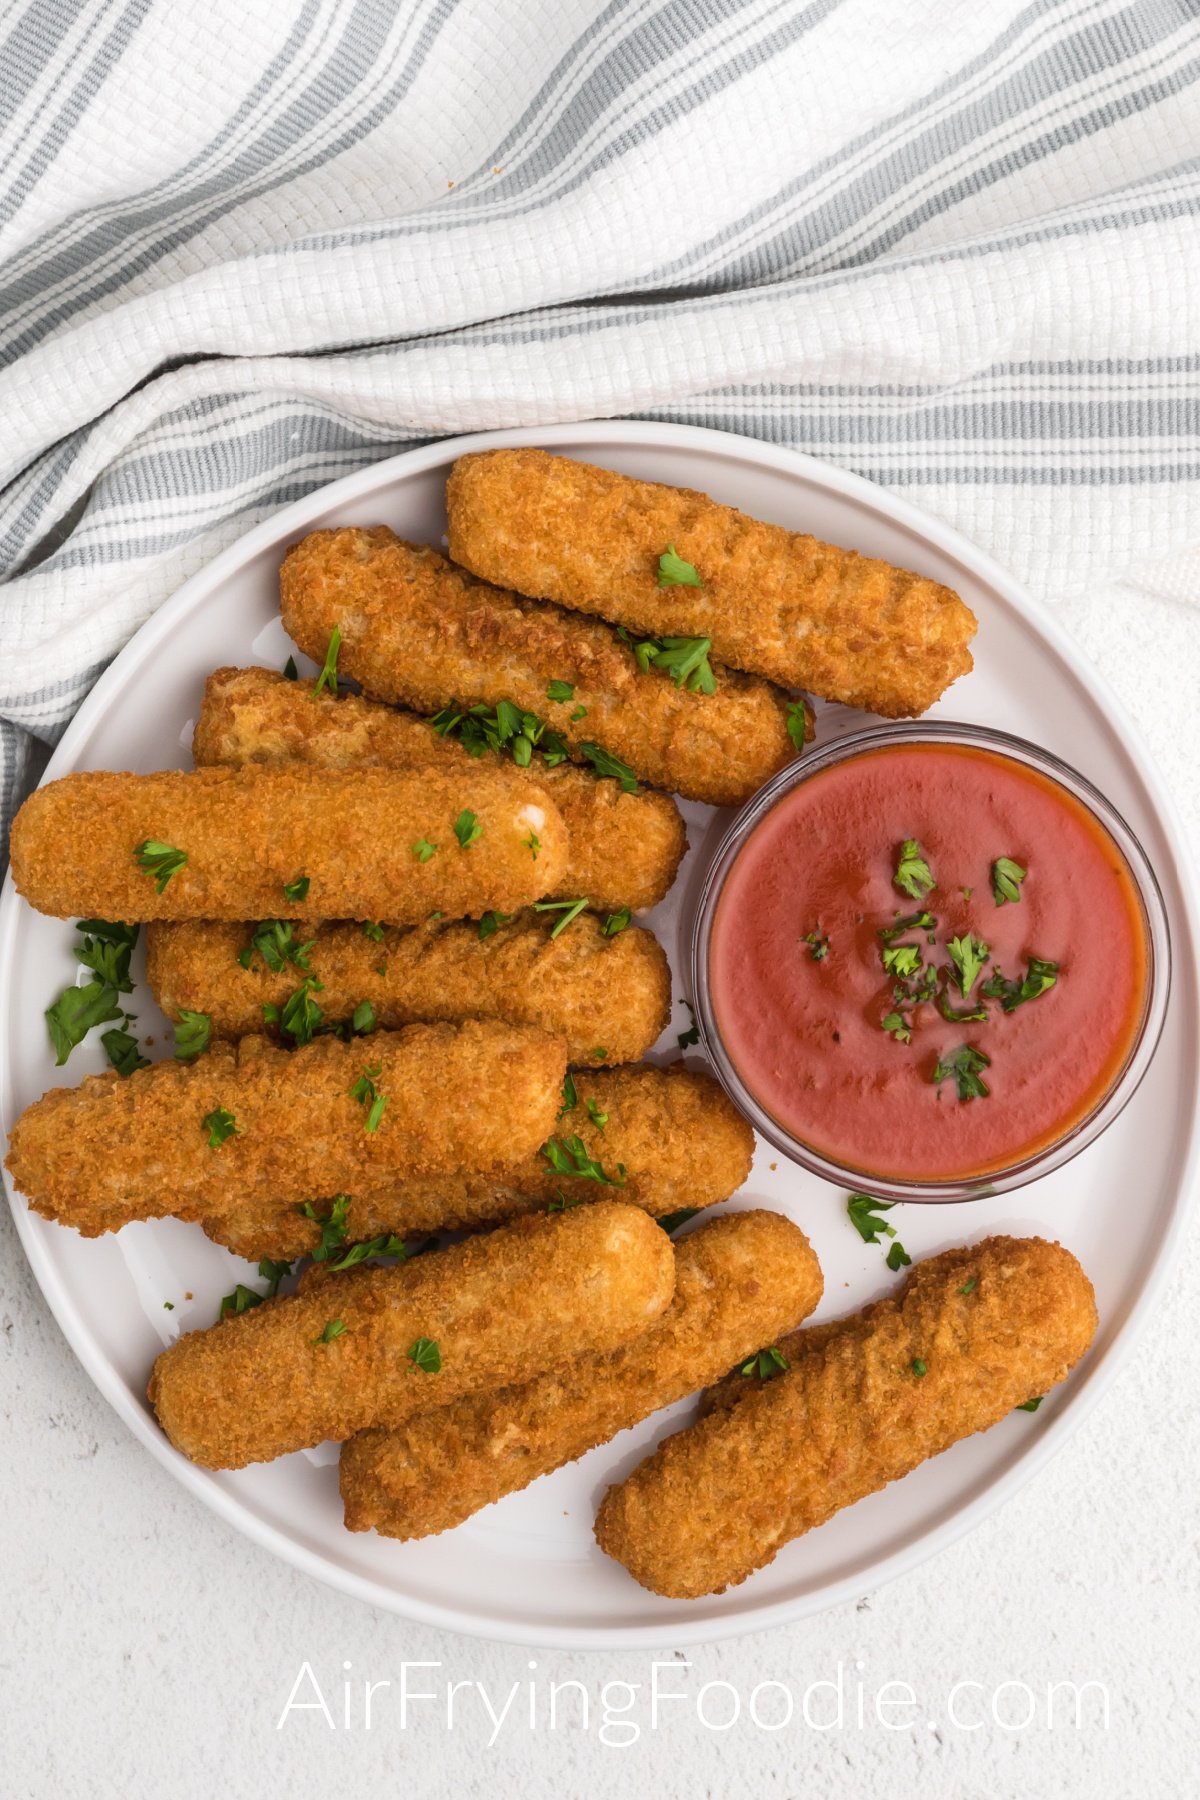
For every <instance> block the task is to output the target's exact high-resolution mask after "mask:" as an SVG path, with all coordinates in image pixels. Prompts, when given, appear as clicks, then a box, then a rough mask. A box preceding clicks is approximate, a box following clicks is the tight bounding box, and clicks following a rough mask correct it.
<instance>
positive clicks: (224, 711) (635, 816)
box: [192, 669, 687, 912]
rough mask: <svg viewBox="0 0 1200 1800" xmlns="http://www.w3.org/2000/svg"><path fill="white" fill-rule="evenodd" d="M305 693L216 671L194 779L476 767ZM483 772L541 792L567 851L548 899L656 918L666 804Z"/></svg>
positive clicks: (409, 724)
mask: <svg viewBox="0 0 1200 1800" xmlns="http://www.w3.org/2000/svg"><path fill="white" fill-rule="evenodd" d="M315 685H316V684H315V683H314V682H312V681H288V680H287V679H286V678H285V677H284V676H282V675H277V674H275V673H274V672H273V671H272V670H270V669H218V670H217V671H216V673H215V674H213V675H210V676H209V678H208V680H207V682H206V683H205V687H204V699H203V702H202V703H201V707H200V716H199V718H198V719H197V721H196V730H195V734H194V736H193V739H192V754H193V756H194V757H195V759H196V762H197V764H198V765H200V766H201V767H207V766H213V765H222V764H224V765H227V766H229V767H231V768H239V767H241V766H242V765H243V764H245V763H276V762H309V763H317V764H320V765H321V766H322V767H323V768H340V769H353V768H372V767H375V768H385V769H426V768H429V769H438V768H447V769H457V770H461V769H462V766H463V763H464V761H465V762H466V763H467V765H468V766H471V765H474V766H476V767H478V766H479V764H478V762H477V760H476V759H475V758H474V757H472V756H471V755H470V753H469V752H468V751H467V750H466V749H464V747H463V745H462V744H461V743H460V742H459V741H458V739H457V738H454V737H443V736H442V735H441V734H440V733H439V732H436V731H435V730H434V729H433V726H432V725H431V724H430V722H429V720H428V719H422V718H418V717H417V715H416V714H415V713H407V712H398V711H396V710H395V709H394V708H393V707H390V706H381V705H380V704H379V703H378V702H377V701H374V700H364V699H363V698H361V696H359V695H357V694H350V693H343V694H341V695H339V697H338V698H337V699H334V697H333V695H332V694H329V693H322V694H317V695H316V696H315V698H314V688H315ZM483 766H484V767H485V768H489V769H494V770H496V771H497V772H502V773H503V774H504V775H505V776H507V777H509V778H511V779H513V780H515V781H516V782H517V783H522V782H528V780H529V779H530V778H532V779H533V780H534V781H536V782H537V784H538V786H539V787H543V788H545V790H546V792H547V793H548V794H549V795H550V798H551V799H552V800H553V801H554V804H555V805H556V806H557V807H558V810H559V812H560V813H561V814H562V816H563V819H564V821H565V822H566V827H567V836H568V838H569V840H570V846H569V854H568V857H567V866H566V868H565V869H564V871H563V874H562V877H561V880H560V882H559V885H558V887H557V888H555V889H554V892H555V894H557V895H559V896H560V897H561V896H570V898H571V899H575V898H576V897H577V896H578V895H580V894H586V895H587V896H588V897H589V899H590V900H591V902H592V905H593V906H594V907H596V909H597V910H598V911H601V912H615V911H616V910H617V909H618V908H619V907H621V906H629V907H632V908H633V909H634V910H635V911H638V910H641V909H642V908H644V907H649V906H657V905H658V902H659V901H660V900H661V899H663V897H664V896H665V895H666V893H667V890H668V889H669V888H670V886H671V883H672V882H673V881H674V879H675V874H676V871H677V869H678V868H679V863H680V860H681V858H682V856H683V853H684V851H685V850H686V849H687V834H686V832H685V831H684V827H683V820H682V818H681V817H680V814H679V808H678V807H677V806H676V804H675V802H674V801H673V800H672V799H671V798H670V796H669V795H667V794H655V793H651V792H650V791H649V790H647V789H645V788H643V789H641V790H640V791H639V792H638V793H636V794H626V793H624V792H623V791H622V789H621V787H620V785H619V784H618V783H617V782H615V781H606V780H603V779H601V777H600V776H598V775H593V774H592V772H591V770H590V769H580V768H577V767H576V766H575V765H574V764H573V763H559V764H557V765H556V766H555V767H553V768H551V767H549V766H548V765H547V764H546V763H545V762H544V761H543V760H542V759H541V758H538V759H536V763H535V766H534V767H533V768H531V770H530V774H529V775H528V776H526V775H525V774H523V773H522V771H521V770H519V769H517V768H516V767H515V766H514V764H513V763H512V762H510V761H508V760H507V759H501V758H500V757H499V756H497V755H496V754H495V753H494V752H493V751H487V752H486V753H485V756H484V758H483Z"/></svg>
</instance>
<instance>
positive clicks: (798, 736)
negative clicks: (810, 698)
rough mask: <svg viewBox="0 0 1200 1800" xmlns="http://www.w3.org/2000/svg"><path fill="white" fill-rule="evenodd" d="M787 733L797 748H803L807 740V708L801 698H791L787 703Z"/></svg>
mask: <svg viewBox="0 0 1200 1800" xmlns="http://www.w3.org/2000/svg"><path fill="white" fill-rule="evenodd" d="M787 734H788V736H789V737H790V738H791V740H792V742H793V744H794V745H795V746H796V749H797V750H803V748H804V746H805V744H807V742H808V708H807V707H806V706H805V704H804V702H803V700H792V701H790V702H789V704H788V716H787Z"/></svg>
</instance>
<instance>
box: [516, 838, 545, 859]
mask: <svg viewBox="0 0 1200 1800" xmlns="http://www.w3.org/2000/svg"><path fill="white" fill-rule="evenodd" d="M521 842H522V843H523V844H524V846H525V848H526V849H527V850H528V852H529V854H530V856H532V858H533V860H534V862H536V861H537V856H538V851H539V850H540V849H541V847H542V840H541V838H540V837H539V836H538V834H537V832H536V831H531V832H530V834H529V836H528V837H527V838H522V839H521Z"/></svg>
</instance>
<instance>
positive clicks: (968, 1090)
mask: <svg viewBox="0 0 1200 1800" xmlns="http://www.w3.org/2000/svg"><path fill="white" fill-rule="evenodd" d="M991 1063H992V1059H991V1057H990V1056H987V1055H985V1054H984V1052H983V1051H982V1050H976V1049H975V1048H974V1046H973V1045H971V1044H960V1045H959V1046H958V1048H957V1049H956V1050H951V1051H948V1052H947V1054H946V1055H945V1056H943V1057H941V1058H940V1059H939V1061H938V1063H937V1066H936V1067H935V1069H934V1071H933V1075H932V1076H931V1078H930V1079H931V1080H932V1081H933V1083H934V1085H935V1086H936V1087H941V1085H942V1083H943V1081H949V1080H950V1079H951V1077H953V1079H954V1086H955V1090H956V1091H957V1093H958V1097H959V1099H960V1100H981V1099H986V1098H987V1096H988V1095H989V1094H990V1093H991V1091H992V1090H991V1089H990V1088H989V1087H988V1084H987V1082H986V1081H984V1079H983V1076H982V1074H981V1073H980V1071H981V1070H983V1069H988V1068H990V1067H991Z"/></svg>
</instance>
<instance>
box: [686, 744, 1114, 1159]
mask: <svg viewBox="0 0 1200 1800" xmlns="http://www.w3.org/2000/svg"><path fill="white" fill-rule="evenodd" d="M913 839H915V840H916V841H917V843H918V844H919V846H920V856H921V858H922V859H923V861H924V862H925V863H926V864H927V865H928V870H929V873H930V874H931V876H932V877H933V879H934V881H935V883H936V885H935V886H934V887H933V888H932V889H930V890H929V891H928V892H927V893H923V894H921V895H920V896H917V897H914V896H912V895H910V894H907V893H904V892H902V891H901V890H900V889H899V888H898V887H897V886H896V885H895V884H894V879H893V877H894V875H895V874H896V871H897V866H898V861H899V858H900V853H901V846H902V845H903V844H904V843H905V841H906V840H913ZM1001 857H1004V858H1009V859H1011V860H1012V862H1014V863H1016V864H1018V865H1019V866H1020V868H1021V869H1023V870H1024V871H1025V877H1024V879H1023V880H1022V881H1021V882H1020V883H1019V896H1020V897H1019V899H1018V900H1017V901H1016V902H1013V901H1008V902H1007V903H1005V904H1003V905H1000V904H997V901H996V898H995V895H994V891H993V873H992V870H993V864H994V863H995V862H996V861H997V859H998V858H1001ZM922 911H925V912H928V913H929V914H931V915H932V916H933V919H934V921H935V923H934V925H933V927H932V930H929V929H925V928H920V929H917V928H909V929H907V930H905V931H903V932H901V933H899V934H898V935H896V936H895V937H893V938H892V939H891V940H890V942H891V943H893V944H896V945H901V944H903V945H915V946H917V947H918V950H919V957H920V969H921V973H920V974H919V975H918V976H917V977H915V978H910V979H909V981H908V982H907V984H905V983H901V984H900V986H899V987H898V986H897V982H896V979H895V975H894V972H892V973H889V972H888V971H887V970H886V969H885V968H884V966H883V962H882V952H883V950H884V949H885V948H887V947H888V944H889V940H888V939H885V938H884V937H883V936H881V930H882V929H890V928H892V927H893V926H894V925H895V922H896V921H897V920H898V919H899V918H902V917H905V916H907V915H911V914H914V913H920V912H922ZM967 933H972V934H973V935H974V938H975V939H976V940H980V939H981V940H983V942H984V944H985V945H986V947H987V952H988V955H987V960H986V962H985V963H984V966H983V968H982V972H981V973H980V974H979V976H978V977H977V978H976V979H975V981H974V982H973V984H972V986H971V989H970V992H969V994H968V995H967V996H964V995H963V994H962V993H961V991H960V989H959V987H958V986H957V985H955V973H956V972H955V964H954V961H953V958H952V956H951V955H950V953H949V950H948V946H949V942H950V940H951V939H952V938H953V939H958V940H960V942H961V940H962V939H963V938H964V937H965V936H966V934H967ZM931 936H932V937H933V938H934V939H935V942H933V943H930V942H929V941H928V940H929V938H930V937H931ZM809 940H812V941H809ZM1148 941H1149V940H1148V930H1147V922H1146V915H1145V910H1144V908H1143V905H1142V901H1141V898H1140V895H1139V891H1138V886H1137V883H1136V881H1135V879H1134V876H1133V873H1132V871H1131V869H1130V867H1129V864H1128V862H1127V861H1126V859H1125V857H1124V855H1123V854H1122V852H1121V850H1120V849H1119V848H1118V846H1117V844H1116V842H1115V841H1114V839H1113V837H1112V836H1111V835H1110V833H1109V832H1108V830H1107V829H1106V828H1105V826H1104V825H1102V824H1101V822H1100V820H1099V819H1098V818H1097V817H1096V816H1095V815H1094V814H1093V813H1092V812H1091V810H1090V809H1089V808H1088V807H1087V806H1085V805H1084V804H1083V803H1082V802H1081V801H1080V800H1079V799H1077V798H1076V797H1075V796H1074V795H1073V794H1072V793H1071V792H1070V791H1069V790H1068V789H1067V788H1066V787H1064V786H1062V785H1060V784H1059V783H1058V782H1057V781H1055V780H1053V779H1051V778H1050V777H1049V776H1047V775H1045V774H1042V773H1041V772H1040V771H1039V770H1037V769H1035V768H1030V767H1028V766H1026V765H1025V764H1023V763H1022V762H1020V761H1018V760H1017V759H1016V758H1015V757H1010V756H1005V755H1001V754H997V753H996V752H995V751H992V750H987V749H982V748H977V747H975V746H974V745H971V744H967V743H961V742H925V743H911V742H910V743H904V744H899V743H898V744H896V745H894V746H885V747H881V748H879V749H869V750H863V751H861V752H859V753H856V754H853V755H850V756H847V757H846V758H844V759H843V760H841V761H837V762H834V763H833V764H832V765H831V766H829V767H828V768H825V769H822V770H819V771H817V772H816V773H814V774H813V775H811V776H809V777H808V778H807V779H801V780H799V782H798V783H797V785H795V786H794V787H793V788H791V790H790V791H789V792H786V793H784V794H783V796H782V797H781V798H780V799H779V800H778V801H777V802H776V803H775V805H774V806H773V807H771V809H770V810H769V811H768V812H767V813H766V814H765V816H764V817H763V818H762V819H761V820H760V822H759V823H758V824H757V825H756V826H755V827H754V829H753V830H752V831H751V833H750V835H749V837H748V838H747V840H746V842H745V843H744V844H743V846H742V847H741V849H740V850H739V851H738V853H737V855H736V857H735V859H734V861H733V862H732V864H731V865H730V867H729V870H728V873H727V874H726V876H725V880H724V883H723V886H722V888H721V891H720V895H719V898H718V900H717V904H716V909H715V914H714V916H713V919H712V926H711V933H710V936H709V940H708V982H709V1003H710V1006H711V1012H712V1018H713V1021H714V1022H715V1025H716V1029H717V1033H718V1035H719V1038H720V1040H721V1044H722V1046H723V1049H724V1052H725V1054H726V1055H727V1057H728V1059H729V1061H730V1062H731V1063H732V1064H733V1066H734V1068H735V1070H736V1072H737V1074H738V1075H739V1076H740V1078H741V1080H742V1082H743V1083H744V1085H745V1087H746V1089H748V1090H749V1092H750V1094H752V1095H753V1096H754V1098H755V1099H756V1100H757V1101H758V1103H759V1105H760V1106H761V1107H762V1108H763V1110H764V1112H765V1113H767V1114H769V1115H770V1116H771V1117H772V1118H773V1119H774V1120H775V1121H776V1122H777V1123H778V1124H779V1125H780V1126H781V1127H782V1128H783V1129H784V1131H785V1132H786V1133H788V1134H790V1135H791V1136H792V1137H794V1138H796V1139H798V1140H799V1142H800V1143H801V1144H802V1145H804V1146H807V1147H808V1148H809V1149H810V1150H812V1151H815V1152H816V1153H817V1154H818V1155H819V1156H821V1157H823V1158H825V1159H827V1160H828V1161H829V1162H832V1163H836V1164H838V1165H840V1166H841V1167H843V1168H845V1169H847V1170H849V1171H853V1172H856V1173H859V1174H861V1175H862V1176H863V1177H865V1178H869V1177H871V1176H872V1175H874V1176H879V1177H885V1178H888V1179H891V1180H895V1181H901V1182H905V1181H911V1182H916V1183H920V1182H926V1183H939V1182H953V1181H956V1180H963V1179H967V1178H976V1177H981V1178H986V1177H987V1176H988V1175H991V1174H994V1173H996V1172H998V1171H1000V1170H1003V1169H1006V1168H1008V1167H1011V1166H1012V1165H1013V1164H1017V1163H1021V1162H1023V1161H1024V1160H1025V1159H1027V1158H1029V1157H1032V1156H1035V1155H1036V1154H1037V1153H1038V1152H1040V1151H1042V1150H1044V1149H1046V1148H1047V1147H1048V1146H1051V1145H1053V1144H1055V1143H1056V1142H1058V1141H1060V1140H1061V1139H1063V1138H1064V1137H1066V1136H1067V1135H1068V1134H1070V1133H1072V1132H1073V1131H1074V1129H1075V1128H1076V1127H1077V1126H1078V1125H1079V1124H1080V1122H1081V1121H1082V1120H1084V1119H1086V1118H1087V1117H1088V1116H1089V1115H1090V1114H1092V1113H1093V1112H1094V1110H1095V1109H1096V1107H1097V1106H1098V1105H1099V1103H1100V1102H1101V1101H1102V1100H1103V1099H1104V1097H1105V1096H1106V1095H1107V1094H1108V1093H1109V1092H1110V1091H1111V1089H1112V1088H1113V1086H1114V1084H1115V1082H1116V1081H1117V1080H1118V1078H1119V1077H1120V1075H1121V1073H1122V1071H1123V1069H1124V1068H1125V1066H1126V1063H1127V1061H1128V1059H1129V1057H1130V1054H1131V1051H1132V1049H1133V1047H1134V1045H1135V1043H1136V1041H1137V1038H1138V1035H1139V1031H1140V1028H1141V1025H1142V1021H1143V1017H1144V1015H1145V1009H1146V1000H1147V992H1148V961H1149V954H1150V952H1149V949H1148ZM826 942H827V944H828V948H827V950H822V948H821V946H822V945H823V944H825V943H826ZM814 951H816V952H817V954H814ZM1031 959H1039V964H1052V965H1053V964H1056V965H1057V974H1056V979H1055V980H1054V983H1053V985H1052V986H1050V987H1048V988H1046V989H1045V991H1042V992H1040V993H1038V994H1037V995H1036V997H1031V998H1028V999H1026V1000H1025V1001H1023V1002H1022V1003H1021V1004H1018V1005H1016V1006H1015V1007H1014V1008H1013V1009H1012V1010H1011V1011H1005V1010H1004V1007H1003V1004H1002V999H1003V997H1004V996H1005V995H1007V996H1008V997H1009V998H1011V997H1012V992H1013V989H1012V987H1011V986H1010V987H1008V988H1001V987H1000V986H999V985H998V984H999V979H1000V978H999V977H998V975H997V971H998V970H999V971H1000V972H1002V977H1003V979H1004V980H1006V981H1008V982H1010V983H1017V982H1019V981H1020V980H1021V978H1022V977H1023V976H1025V975H1026V973H1027V971H1028V969H1029V966H1030V962H1031ZM926 970H930V971H935V970H936V971H938V973H937V975H936V980H937V982H938V992H939V993H940V995H941V996H942V1001H943V1004H945V1005H947V1006H953V1007H954V1008H956V1009H959V1010H964V1011H965V1010H979V1009H980V1008H985V1009H986V1013H987V1017H986V1019H985V1020H972V1021H970V1022H965V1021H952V1020H949V1019H947V1018H945V1017H944V1016H943V1013H942V1011H941V1009H940V1006H939V1004H938V1002H937V1000H936V999H930V998H921V997H919V996H920V994H921V984H922V982H924V983H926V984H931V983H932V982H933V981H934V979H935V976H934V974H933V973H929V974H926V973H925V972H924V971H926ZM989 981H991V983H992V985H993V997H991V998H984V996H983V989H984V988H985V986H986V984H987V983H988V982H989ZM1034 985H1037V984H1036V983H1035V984H1034ZM927 991H928V989H927ZM914 993H915V994H916V995H917V996H918V997H917V998H914V997H913V995H914ZM889 1016H890V1017H892V1018H893V1019H895V1018H896V1017H897V1016H898V1017H899V1018H900V1020H901V1021H902V1023H903V1027H904V1028H905V1029H908V1030H911V1041H910V1042H907V1043H906V1042H903V1041H900V1039H899V1038H897V1036H895V1035H894V1034H893V1032H891V1031H889V1030H887V1029H885V1028H884V1025H883V1021H884V1019H885V1018H888V1017H889ZM964 1047H967V1048H969V1049H971V1050H974V1051H976V1052H978V1053H982V1055H984V1056H986V1057H987V1058H988V1062H987V1064H986V1065H982V1064H975V1065H974V1066H975V1067H976V1068H977V1072H978V1074H979V1076H980V1078H981V1080H982V1082H983V1083H984V1084H985V1085H986V1088H987V1090H988V1091H987V1093H986V1095H985V1094H982V1093H980V1092H979V1091H978V1089H977V1088H975V1089H974V1091H973V1092H972V1093H971V1094H970V1095H969V1097H967V1098H963V1097H960V1093H959V1088H958V1082H957V1080H956V1079H955V1077H954V1076H953V1075H943V1078H942V1079H941V1080H940V1082H939V1081H936V1080H935V1079H934V1075H935V1070H937V1069H938V1065H939V1064H941V1065H942V1066H943V1068H944V1067H945V1064H946V1061H947V1059H951V1060H952V1059H953V1058H954V1056H955V1054H956V1053H958V1055H959V1056H961V1053H962V1050H963V1048H964ZM969 1061H970V1059H969ZM968 1087H972V1088H974V1084H973V1083H968Z"/></svg>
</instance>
